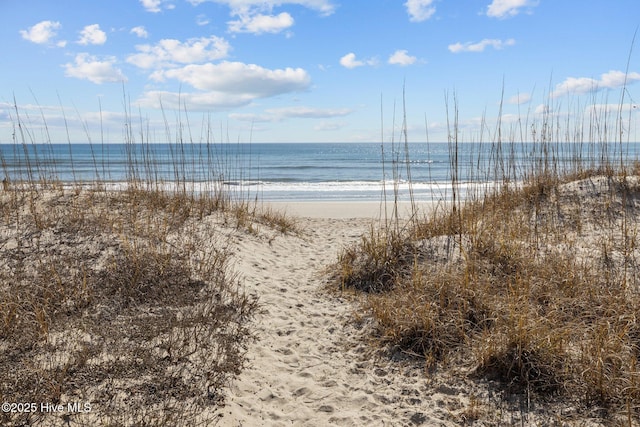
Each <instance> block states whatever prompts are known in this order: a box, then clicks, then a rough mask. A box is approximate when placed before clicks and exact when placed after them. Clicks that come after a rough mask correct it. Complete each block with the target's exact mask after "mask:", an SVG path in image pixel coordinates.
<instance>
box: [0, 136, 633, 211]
mask: <svg viewBox="0 0 640 427" xmlns="http://www.w3.org/2000/svg"><path fill="white" fill-rule="evenodd" d="M639 153H640V144H635V143H633V144H623V145H622V144H588V143H584V144H574V143H571V144H569V143H558V144H544V145H542V144H533V143H514V144H491V143H484V144H479V143H460V144H458V145H457V147H455V146H453V145H452V144H448V143H410V144H407V145H404V144H391V143H384V144H381V143H286V144H285V143H283V144H257V143H256V144H247V143H238V144H233V143H218V144H197V143H194V144H188V143H187V144H31V145H29V144H3V145H0V162H1V166H2V175H3V177H5V178H7V179H9V180H11V181H23V180H29V181H42V180H57V181H62V182H63V183H72V184H73V183H75V184H77V183H83V184H85V183H86V184H91V183H92V182H95V181H100V182H102V183H105V184H106V185H109V186H112V187H114V188H120V187H122V186H124V185H126V182H127V181H129V180H131V179H136V180H140V181H143V182H150V183H154V184H159V185H163V186H166V187H168V188H172V187H175V186H176V185H180V186H186V185H188V186H189V188H191V189H193V190H195V191H212V190H211V189H212V188H223V189H225V190H227V191H230V192H232V193H237V194H239V195H241V196H243V197H250V198H253V197H259V198H262V199H264V200H380V199H381V197H385V194H386V197H387V199H392V198H393V197H394V194H397V195H398V197H399V199H400V200H408V198H409V193H410V192H412V193H413V197H414V198H415V199H416V200H430V201H432V200H449V199H451V197H452V196H453V193H454V191H455V193H456V194H457V196H458V197H462V198H464V197H468V196H469V195H471V194H478V193H479V192H482V191H485V190H486V189H488V188H493V185H494V184H495V183H496V182H503V180H504V179H505V178H508V179H509V181H511V182H517V181H518V180H520V179H522V176H523V174H525V173H526V172H527V171H530V170H531V169H532V168H534V167H536V168H540V167H555V168H570V167H572V166H575V165H576V164H577V163H579V164H580V165H581V166H582V167H584V168H588V167H593V166H595V165H597V164H599V163H600V161H601V159H603V158H605V159H607V160H609V161H611V162H613V163H614V164H619V163H620V161H625V162H629V161H634V160H636V159H637V158H638V154H639Z"/></svg>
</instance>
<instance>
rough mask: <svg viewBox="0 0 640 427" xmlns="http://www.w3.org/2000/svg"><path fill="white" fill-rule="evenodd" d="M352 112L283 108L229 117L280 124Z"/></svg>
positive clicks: (346, 109)
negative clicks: (292, 119)
mask: <svg viewBox="0 0 640 427" xmlns="http://www.w3.org/2000/svg"><path fill="white" fill-rule="evenodd" d="M352 112H353V110H351V109H349V108H312V107H303V106H297V107H283V108H269V109H267V110H265V112H264V113H263V114H245V113H234V114H230V115H229V117H230V118H232V119H235V120H239V121H243V122H252V123H257V122H262V123H264V122H281V121H283V120H285V119H290V118H298V119H327V118H334V117H343V116H346V115H349V114H351V113H352Z"/></svg>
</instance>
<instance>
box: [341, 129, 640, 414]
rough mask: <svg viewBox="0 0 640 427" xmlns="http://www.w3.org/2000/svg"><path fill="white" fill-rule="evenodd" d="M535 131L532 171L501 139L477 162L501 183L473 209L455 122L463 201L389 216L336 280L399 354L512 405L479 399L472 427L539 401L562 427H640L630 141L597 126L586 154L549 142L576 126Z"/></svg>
mask: <svg viewBox="0 0 640 427" xmlns="http://www.w3.org/2000/svg"><path fill="white" fill-rule="evenodd" d="M547 120H548V121H547ZM605 121H606V120H605ZM580 126H582V125H580ZM611 128H616V129H620V128H621V127H620V126H611ZM525 129H526V126H525ZM531 129H532V140H533V144H531V147H532V148H531V149H532V150H533V151H532V154H531V161H530V162H529V163H528V164H529V166H528V167H523V166H522V164H517V161H516V160H515V158H514V157H512V156H511V154H510V153H513V152H514V151H513V147H514V146H515V145H517V144H519V143H517V142H511V143H502V142H501V141H498V142H496V143H493V144H492V145H491V150H490V151H491V154H490V155H489V156H490V158H491V159H490V160H491V161H486V160H487V159H480V158H479V159H478V161H477V163H476V165H484V164H490V165H491V167H492V169H491V170H488V171H487V170H482V169H481V168H480V167H479V166H476V168H478V170H475V171H474V172H473V173H472V175H475V176H483V177H487V178H491V179H490V180H493V181H494V182H497V183H498V184H497V185H496V186H494V187H491V186H487V188H486V189H485V191H483V192H481V193H480V192H479V193H477V194H475V195H472V197H470V198H468V199H466V200H462V201H461V200H460V198H459V195H458V194H457V193H456V192H457V191H459V190H458V183H457V181H456V177H457V176H458V172H459V170H460V169H461V168H462V166H461V165H460V164H458V163H457V157H458V156H457V154H458V150H459V149H460V147H459V146H458V141H457V135H458V131H457V124H455V128H454V129H453V130H452V132H450V134H451V135H452V139H451V140H450V141H449V143H450V147H451V148H450V152H451V159H452V163H451V168H452V172H451V177H452V183H451V193H452V194H453V200H452V201H451V200H450V201H449V202H448V203H447V204H445V209H442V208H441V207H439V208H438V209H437V210H436V211H434V212H432V213H429V214H427V215H425V216H419V215H418V213H417V212H416V213H415V215H416V216H414V217H413V218H412V219H411V221H409V222H408V223H406V224H404V225H403V224H402V223H400V222H398V220H397V218H393V219H392V220H389V221H387V222H386V223H385V224H383V226H382V227H381V228H379V229H372V231H371V233H370V234H369V235H367V236H363V238H362V240H361V242H360V243H359V244H358V245H356V246H353V247H349V248H346V249H345V250H343V252H342V253H341V254H340V255H339V260H338V267H337V269H336V271H337V272H338V273H337V274H336V275H335V281H336V284H337V286H338V287H339V288H340V289H343V290H344V289H354V290H356V295H357V296H358V299H359V300H360V301H361V303H362V309H363V311H364V312H365V313H367V315H368V316H370V317H371V318H372V319H373V320H374V325H375V326H374V329H373V334H374V335H375V337H376V338H377V341H378V343H380V344H381V345H382V346H383V347H382V348H383V349H386V350H387V351H389V352H390V354H398V353H401V354H405V355H408V356H411V357H416V358H418V359H419V360H423V362H424V364H425V369H426V374H427V375H431V374H432V373H433V372H441V371H442V372H447V373H448V374H447V375H453V376H458V378H464V379H465V381H466V380H469V379H474V380H475V381H476V382H477V384H484V385H485V386H486V387H489V389H492V390H494V391H493V392H492V393H493V394H494V395H495V393H497V394H499V395H500V396H502V398H501V399H500V400H501V402H499V403H496V402H484V403H478V401H477V400H474V402H476V404H477V405H476V408H475V409H474V410H473V412H474V414H475V415H474V416H472V417H470V418H469V419H467V420H462V421H464V422H469V423H473V422H474V421H476V420H478V419H480V422H482V423H488V424H489V425H494V424H497V425H500V424H502V423H509V421H508V420H506V419H504V418H500V417H498V418H497V419H494V418H492V417H484V418H483V417H482V416H481V415H480V414H481V413H485V414H487V413H489V412H493V413H497V412H496V408H503V409H504V405H507V406H508V407H511V408H512V409H511V410H513V408H516V409H515V411H516V412H518V411H520V412H521V413H522V414H523V415H522V417H521V418H519V419H520V420H521V421H520V422H522V423H525V422H526V420H527V413H528V412H529V411H533V409H534V408H536V407H539V406H540V405H543V406H545V407H546V408H547V410H546V411H547V412H546V416H545V417H546V418H545V420H544V422H549V423H552V424H553V423H560V424H562V423H564V422H572V421H573V422H577V423H578V424H579V425H581V423H584V422H586V420H591V421H593V422H594V423H596V424H599V423H603V424H606V425H610V424H612V423H614V424H619V425H637V424H638V423H640V363H639V362H640V287H639V286H640V277H639V274H640V271H639V265H638V260H639V259H640V248H639V247H638V243H639V240H638V238H639V231H640V175H639V174H638V166H637V163H635V164H634V163H632V162H630V161H629V160H632V159H628V158H626V157H623V154H622V153H624V152H626V145H625V143H622V142H619V143H615V144H612V143H607V142H605V141H607V140H615V137H614V138H610V136H609V135H603V134H599V133H598V131H597V130H595V129H593V128H592V129H591V133H590V134H589V135H590V136H592V137H596V138H598V139H599V140H601V141H603V142H602V143H589V144H588V147H587V144H585V143H583V142H582V140H567V141H566V142H567V143H568V144H567V143H564V144H563V143H559V142H552V141H562V140H563V135H564V133H563V132H564V130H556V129H565V127H563V123H555V122H553V121H552V119H551V118H550V117H549V118H546V119H545V121H544V122H543V123H542V124H541V125H538V124H533V125H532V126H531ZM598 129H600V128H599V127H598ZM516 131H517V130H516ZM556 132H557V133H556ZM514 133H518V132H514ZM568 134H569V133H567V135H568ZM585 134H586V133H585V132H579V133H578V132H576V133H575V135H585ZM512 136H513V135H512ZM514 140H515V138H514ZM523 145H524V143H523ZM586 148H588V149H586ZM612 148H613V149H615V151H616V152H617V154H612V152H610V150H612ZM519 149H520V148H519V147H518V150H519ZM562 150H568V151H567V152H563V151H562ZM608 150H609V151H608ZM522 152H524V151H522ZM587 152H588V155H587V154H585V153H587ZM561 159H564V160H566V159H568V162H564V163H563V162H561ZM396 167H399V166H396ZM359 316H361V315H359ZM514 401H515V402H517V404H514V403H513V402H514ZM505 402H506V403H505ZM509 402H511V403H509ZM484 404H486V405H488V406H487V408H489V409H486V410H483V409H481V408H482V405H484ZM511 404H513V405H515V406H509V405H511ZM491 405H493V406H491ZM490 408H493V409H490ZM518 408H520V409H518ZM507 412H508V411H507ZM511 422H514V420H511Z"/></svg>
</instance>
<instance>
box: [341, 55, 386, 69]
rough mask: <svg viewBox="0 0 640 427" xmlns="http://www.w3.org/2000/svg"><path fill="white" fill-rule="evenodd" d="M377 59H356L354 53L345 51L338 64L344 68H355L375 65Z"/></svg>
mask: <svg viewBox="0 0 640 427" xmlns="http://www.w3.org/2000/svg"><path fill="white" fill-rule="evenodd" d="M377 63H378V61H377V60H376V59H375V58H369V59H367V60H365V61H362V60H359V59H356V54H355V53H353V52H350V53H347V54H346V55H344V56H343V57H342V58H340V65H342V66H343V67H345V68H349V69H351V68H357V67H362V66H364V65H372V66H373V65H376V64H377Z"/></svg>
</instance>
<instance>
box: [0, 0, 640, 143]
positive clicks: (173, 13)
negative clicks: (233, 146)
mask: <svg viewBox="0 0 640 427" xmlns="http://www.w3.org/2000/svg"><path fill="white" fill-rule="evenodd" d="M639 26H640V2H639V1H638V0H614V1H611V0H589V1H585V0H465V1H461V0H407V1H404V0H349V1H347V0H262V1H259V0H96V1H87V0H58V1H51V0H0V43H1V44H0V46H1V48H2V49H1V52H2V55H3V57H4V58H3V60H2V63H3V65H2V67H0V82H1V83H0V143H11V142H14V141H16V140H17V141H18V142H20V141H22V140H23V138H24V140H26V141H27V142H63V143H64V142H69V141H70V142H87V141H88V140H90V141H92V142H97V141H103V142H125V139H127V138H129V139H131V140H134V141H136V142H141V141H142V140H145V142H147V141H151V142H173V141H174V140H176V139H177V138H185V139H188V140H194V141H203V140H208V141H218V142H221V141H224V142H226V141H233V142H236V141H240V142H256V143H258V142H380V141H381V140H383V141H388V140H399V139H401V138H403V133H402V130H403V129H405V128H406V130H407V133H406V134H407V138H408V140H409V141H410V142H418V141H425V140H429V141H434V142H437V141H446V140H447V137H448V135H450V134H451V129H452V126H453V121H454V120H455V119H457V122H458V129H459V132H460V138H461V139H465V140H491V139H492V138H494V137H495V134H496V131H495V129H496V127H497V124H498V123H500V124H502V126H505V127H506V128H507V129H515V128H518V129H519V130H520V131H521V130H522V128H523V127H524V126H523V125H522V123H525V126H529V123H531V122H533V121H535V120H541V117H559V118H560V119H559V120H560V121H562V122H564V121H565V120H566V123H569V121H570V120H575V121H576V122H578V123H580V122H584V121H585V117H587V118H588V117H592V116H590V114H589V112H590V111H598V112H599V113H598V114H599V116H600V117H601V116H605V117H609V116H610V115H613V116H614V117H613V120H614V121H615V117H617V114H620V112H622V114H623V116H624V123H625V125H624V132H625V133H626V135H628V137H629V138H632V139H635V140H637V137H638V136H640V130H639V129H638V127H639V124H638V123H640V108H639V107H638V104H639V103H640V46H638V45H639V44H640V40H635V39H634V35H635V33H636V30H637V29H638V27H639ZM638 39H640V35H639V37H638ZM634 40H635V42H634ZM634 43H635V45H634ZM623 88H624V90H623ZM545 115H546V116H545ZM405 118H406V119H405ZM447 123H449V124H448V125H447ZM17 124H22V126H21V127H18V126H17ZM404 124H406V126H405V125H404ZM167 129H168V130H167ZM20 130H22V131H23V132H25V131H26V137H21V136H20V135H21V134H20V132H19V131H20ZM187 132H188V135H189V136H188V137H185V136H184V135H186V133H187ZM527 132H528V130H527V129H524V133H525V134H526V133H527ZM127 135H128V136H127ZM179 135H180V136H179ZM524 139H527V136H525V137H524Z"/></svg>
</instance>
